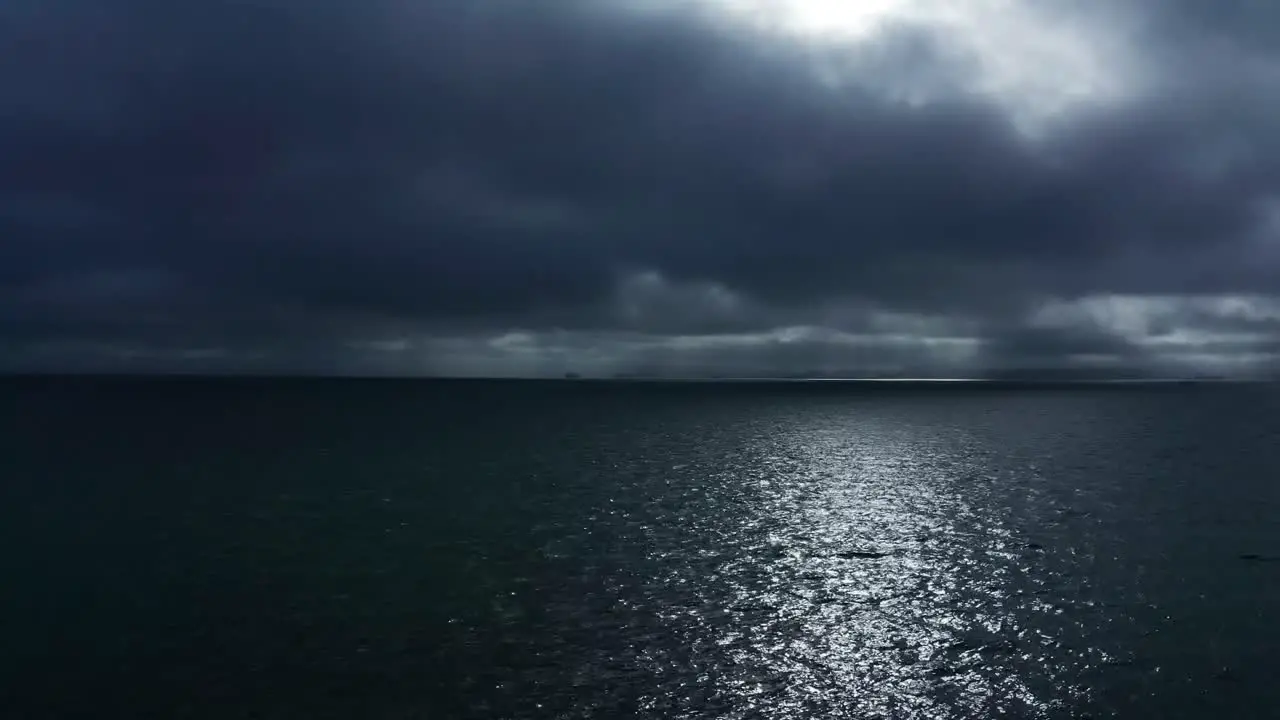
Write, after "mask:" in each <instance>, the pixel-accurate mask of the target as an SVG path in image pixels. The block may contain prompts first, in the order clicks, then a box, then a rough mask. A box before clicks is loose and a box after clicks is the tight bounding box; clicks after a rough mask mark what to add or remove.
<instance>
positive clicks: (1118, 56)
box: [700, 0, 1142, 134]
mask: <svg viewBox="0 0 1280 720" xmlns="http://www.w3.org/2000/svg"><path fill="white" fill-rule="evenodd" d="M700 2H701V6H702V7H703V8H704V9H706V10H708V11H710V12H711V13H712V14H713V15H715V16H718V17H719V18H720V19H722V20H728V21H729V24H730V26H731V27H734V28H737V29H738V30H740V31H742V30H745V31H749V32H758V33H763V34H764V35H765V36H769V37H775V38H776V37H781V38H784V39H786V40H788V41H792V42H799V43H804V44H806V45H810V46H814V47H820V48H822V49H824V50H833V51H835V52H836V53H837V56H843V57H841V66H842V67H843V68H844V69H843V70H842V71H841V72H840V73H838V74H840V75H844V77H841V78H839V81H840V82H849V81H852V82H853V83H854V84H866V83H868V82H870V83H871V84H873V85H875V86H876V88H877V89H879V90H884V91H887V92H888V93H889V94H890V95H893V96H896V97H899V98H902V99H905V100H907V101H909V102H912V103H916V104H924V103H928V102H930V101H932V100H934V99H936V98H935V97H932V95H934V94H936V91H935V90H933V89H931V88H926V89H923V90H922V89H920V88H917V87H903V86H902V83H903V82H904V80H903V79H902V78H894V77H891V76H885V75H883V74H878V73H872V72H871V71H869V70H868V67H869V63H874V62H876V58H877V53H878V50H882V49H883V48H882V47H878V46H880V45H882V44H883V41H884V40H885V39H886V38H888V37H889V36H890V34H891V33H893V32H895V31H912V32H923V33H925V35H926V36H929V37H932V38H935V39H936V40H938V41H940V42H941V44H942V46H943V47H944V48H945V49H946V51H947V52H946V58H947V59H946V62H945V63H944V64H948V65H950V64H952V63H953V62H954V64H956V65H957V66H958V67H939V68H934V71H935V72H937V73H939V74H942V75H947V76H950V75H952V74H959V75H960V77H959V78H957V79H958V82H959V87H954V88H947V91H948V92H950V91H960V92H963V93H972V94H975V95H978V96H980V97H985V98H988V99H990V100H991V101H993V102H995V103H996V104H997V105H999V106H1000V107H1002V108H1003V109H1004V110H1005V111H1006V112H1008V113H1009V114H1010V116H1011V117H1012V118H1013V120H1014V122H1015V123H1016V124H1017V125H1018V127H1019V128H1020V129H1021V130H1023V131H1024V132H1026V133H1028V134H1037V133H1038V131H1040V130H1041V129H1042V126H1043V125H1044V124H1045V123H1049V122H1052V121H1053V120H1057V119H1059V118H1062V117H1063V116H1066V115H1070V114H1072V113H1074V112H1077V111H1087V110H1090V109H1094V108H1098V107H1107V106H1112V105H1115V104H1117V103H1121V102H1124V101H1125V100H1126V99H1129V98H1131V97H1133V96H1134V95H1135V94H1137V93H1138V92H1139V91H1140V87H1141V84H1142V83H1141V78H1140V73H1139V69H1138V64H1137V59H1136V57H1135V53H1133V52H1132V51H1131V48H1130V47H1129V43H1128V36H1127V28H1128V27H1129V26H1130V24H1129V23H1127V22H1125V20H1124V18H1122V17H1120V16H1119V15H1120V13H1119V11H1118V10H1116V9H1115V8H1110V9H1104V10H1103V11H1102V12H1098V13H1096V14H1093V15H1085V13H1084V12H1083V10H1085V9H1086V8H1088V9H1092V10H1098V9H1099V8H1105V6H1100V5H1097V4H1094V3H1082V4H1074V5H1069V6H1066V7H1065V8H1061V9H1060V8H1058V7H1055V6H1046V5H1045V4H1042V3H1027V2H1013V1H1011V0H866V1H863V2H842V1H840V0H700ZM1072 11H1074V13H1073V12H1072ZM823 72H824V74H825V75H826V76H827V77H828V79H830V74H831V70H830V67H827V66H824V68H823ZM895 85H896V86H895Z"/></svg>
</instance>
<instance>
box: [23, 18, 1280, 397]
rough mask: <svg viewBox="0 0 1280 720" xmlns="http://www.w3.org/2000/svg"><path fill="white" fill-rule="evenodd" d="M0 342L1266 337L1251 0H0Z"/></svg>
mask: <svg viewBox="0 0 1280 720" xmlns="http://www.w3.org/2000/svg"><path fill="white" fill-rule="evenodd" d="M0 47H3V48H5V50H4V56H5V61H4V62H3V63H0V87H2V88H3V89H4V92H3V93H0V368H4V369H11V370H41V369H48V370H107V371H119V370H136V371H155V370H165V371H169V370H173V371H232V372H240V371H246V372H289V371H299V372H309V373H310V372H340V373H409V374H417V373H421V374H464V375H561V374H563V373H565V372H568V371H575V372H580V373H583V374H612V373H626V372H643V373H650V372H662V373H669V374H702V373H724V374H749V375H754V374H762V373H776V372H802V371H808V370H816V371H829V372H830V371H852V372H855V373H881V372H891V373H893V372H896V373H907V374H913V375H915V374H918V375H941V376H957V375H962V376H964V375H978V374H983V373H986V372H989V371H1002V370H1009V369H1017V368H1034V369H1041V368H1076V367H1083V368H1104V369H1105V368H1147V369H1152V370H1156V371H1159V372H1179V373H1182V372H1210V373H1231V374H1236V373H1240V374H1249V373H1255V372H1274V371H1275V370H1276V369H1277V368H1280V360H1278V359H1277V358H1278V357H1280V3H1276V2H1274V1H1273V0H1256V1H1253V2H1250V1H1247V0H1022V1H1019V0H843V1H840V0H679V1H677V0H523V1H521V0H358V1H357V0H309V1H308V2H300V1H298V0H240V1H238V2H231V1H230V0H206V1H204V2H201V1H199V0H197V1H196V2H172V1H171V0H113V1H112V2H102V1H101V0H6V2H4V3H2V4H0Z"/></svg>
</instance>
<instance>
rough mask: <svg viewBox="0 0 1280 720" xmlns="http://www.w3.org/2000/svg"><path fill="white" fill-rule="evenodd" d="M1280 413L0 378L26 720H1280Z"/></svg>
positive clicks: (1103, 400)
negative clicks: (1277, 671)
mask: <svg viewBox="0 0 1280 720" xmlns="http://www.w3.org/2000/svg"><path fill="white" fill-rule="evenodd" d="M1278 470H1280V387H1277V386H1273V385H1265V384H1231V383H1203V384H1123V385H1119V384H1118V385H1107V384H1093V385H1071V384H1031V383H1021V384H947V385H940V384H929V383H906V384H899V383H884V384H872V383H797V382H792V383H649V382H590V381H581V382H569V381H565V382H559V381H542V382H534V381H523V382H522V381H434V380H430V381H429V380H423V381H409V380H405V381H399V380H395V381H393V380H302V379H298V380H272V379H208V380H204V379H176V378H175V379H150V380H147V379H102V378H97V379H95V378H43V379H41V378H11V379H6V380H2V381H0V541H2V542H0V581H2V582H0V625H2V627H0V630H2V634H0V637H2V638H3V642H2V643H0V708H3V715H4V717H6V718H14V719H15V720H41V719H44V718H59V719H61V718H95V719H100V718H129V719H130V720H133V719H137V718H200V719H203V718H219V719H220V720H227V719H232V718H263V719H266V718H273V719H274V718H306V719H308V720H314V719H323V718H344V719H346V718H361V719H372V720H392V719H395V720H407V719H409V718H430V719H433V720H434V719H439V718H444V719H449V718H478V719H489V718H494V719H497V718H504V719H506V718H547V719H567V718H742V719H744V720H745V719H746V718H759V719H766V718H768V719H772V718H779V719H782V718H786V719H793V718H794V719H805V718H902V719H904V720H907V719H916V718H987V717H1009V718H1059V717H1061V718H1085V717H1093V718H1102V717H1125V718H1128V717H1133V718H1205V717H1222V718H1270V717H1280V683H1276V682H1275V680H1274V669H1273V664H1272V659H1273V657H1274V655H1275V653H1276V652H1277V650H1280V622H1277V621H1276V619H1275V617H1274V616H1275V613H1276V612H1277V611H1278V610H1280V482H1278V481H1277V478H1278V477H1280V473H1278V472H1277V471H1278Z"/></svg>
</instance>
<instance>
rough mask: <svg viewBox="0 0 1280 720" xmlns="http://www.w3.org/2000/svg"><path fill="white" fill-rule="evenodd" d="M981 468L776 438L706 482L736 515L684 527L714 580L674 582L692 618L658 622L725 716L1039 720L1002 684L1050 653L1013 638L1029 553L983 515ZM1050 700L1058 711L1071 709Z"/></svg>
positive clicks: (894, 442) (872, 448)
mask: <svg viewBox="0 0 1280 720" xmlns="http://www.w3.org/2000/svg"><path fill="white" fill-rule="evenodd" d="M982 463H983V458H981V457H969V456H966V454H965V445H964V444H963V442H962V441H960V440H957V441H956V442H954V443H950V444H947V443H945V442H944V443H942V444H939V442H938V440H937V439H936V438H934V439H933V440H932V442H924V441H923V440H921V439H920V438H917V437H915V435H914V434H913V433H912V432H911V431H910V429H909V428H903V427H880V428H875V429H873V430H872V431H868V429H867V428H866V427H861V428H860V429H859V432H858V433H852V432H848V431H847V430H846V429H844V428H841V427H838V426H837V427H821V428H789V429H788V431H787V432H783V433H779V434H776V435H774V436H773V439H772V442H771V444H770V445H769V446H768V447H767V450H766V451H765V456H764V457H760V458H758V459H756V460H755V461H754V463H753V465H752V467H753V468H754V469H755V470H756V472H754V473H753V474H752V476H750V477H734V476H733V475H732V473H726V474H725V475H724V477H722V478H719V481H720V482H721V483H722V484H721V487H720V489H721V490H722V491H724V492H728V493H731V494H736V495H738V498H737V499H738V500H744V499H746V500H747V502H746V503H745V504H743V505H741V506H740V507H739V510H738V512H737V513H736V514H735V515H734V516H732V517H727V516H724V515H717V514H714V513H704V514H703V517H701V518H699V520H701V521H702V522H704V523H706V524H707V526H706V527H704V528H702V531H703V533H704V535H708V536H710V537H711V538H714V543H713V545H714V546H718V547H719V548H721V549H722V551H721V552H720V553H719V555H720V557H719V558H718V560H719V562H718V564H713V565H711V566H710V575H704V576H702V577H697V578H690V577H689V575H688V568H687V567H679V566H677V567H675V568H673V569H672V571H671V572H670V574H669V575H668V576H667V577H666V578H665V581H666V582H668V583H671V584H673V585H679V584H682V583H683V584H689V583H691V582H694V583H696V590H695V592H698V593H699V594H701V595H703V600H705V601H707V602H706V604H705V605H693V606H692V607H689V608H683V609H681V612H679V613H674V614H673V617H670V618H668V620H669V621H672V622H677V623H679V622H681V621H683V622H684V623H690V622H692V623H694V624H696V625H697V626H698V627H699V630H698V631H697V632H695V633H693V635H694V636H695V638H696V639H695V640H694V641H693V642H694V646H695V647H694V650H695V652H702V653H703V654H704V655H709V656H711V658H714V659H712V663H711V664H712V665H714V666H715V674H714V675H715V676H713V677H708V678H707V679H708V680H710V681H711V682H714V683H716V684H717V685H718V686H719V687H721V688H722V689H723V690H725V691H726V693H727V695H728V697H729V699H728V702H727V704H728V705H729V706H730V707H732V708H733V709H734V714H733V716H735V717H736V716H742V717H748V716H756V717H762V716H767V717H805V716H815V717H816V716H830V714H833V713H836V714H840V715H843V714H845V713H856V715H857V716H858V717H866V718H875V717H884V718H890V717H892V718H941V717H956V716H957V712H961V713H965V714H973V715H997V714H998V715H1013V716H1018V717H1026V716H1037V715H1043V714H1046V713H1048V712H1049V711H1050V710H1051V709H1052V706H1051V704H1050V703H1049V701H1048V700H1047V699H1046V698H1043V697H1037V695H1036V693H1035V692H1034V691H1033V689H1032V688H1031V687H1029V685H1028V684H1027V683H1026V682H1025V681H1024V680H1023V678H1022V677H1020V675H1019V672H1018V670H1017V669H1018V668H1019V667H1020V666H1023V665H1025V664H1026V663H1029V662H1035V660H1036V656H1037V654H1038V652H1039V650H1040V649H1041V646H1050V645H1052V643H1053V640H1052V639H1051V638H1049V637H1047V636H1046V635H1045V634H1043V633H1040V632H1037V631H1036V630H1034V629H1032V628H1027V627H1021V626H1019V624H1018V621H1017V620H1016V617H1019V616H1022V617H1025V616H1026V614H1027V612H1028V611H1031V612H1052V609H1051V608H1050V607H1049V606H1047V605H1044V603H1043V602H1041V601H1040V600H1039V598H1038V597H1037V596H1036V595H1035V594H1034V593H1031V592H1025V588H1019V587H1016V585H1017V584H1018V583H1016V582H1015V580H1016V579H1017V578H1015V577H1014V575H1015V574H1017V572H1018V567H1019V563H1020V562H1021V560H1022V556H1023V555H1024V554H1026V553H1027V552H1028V550H1027V549H1026V548H1022V547H1019V546H1018V541H1017V539H1016V538H1014V537H1013V533H1011V531H1010V529H1009V528H1008V527H1006V526H1005V525H1004V524H1003V523H1002V518H1001V516H1000V513H999V511H998V510H996V509H995V508H994V507H993V506H983V505H982V500H983V493H982V491H981V483H980V482H979V481H975V480H974V479H973V477H972V475H971V473H972V471H973V470H977V469H980V468H981V467H982ZM966 482H967V483H968V484H967V485H965V484H963V483H966ZM712 595H714V597H713V596H712ZM1017 605H1021V606H1022V607H1021V608H1020V612H1018V613H1014V612H1012V610H1013V608H1014V606H1017ZM680 614H683V615H684V617H683V618H681V617H678V616H679V615H680ZM711 658H709V659H711ZM1053 690H1054V692H1055V694H1056V695H1057V698H1056V700H1057V701H1059V702H1061V701H1062V700H1063V699H1064V698H1066V697H1068V696H1072V695H1077V694H1078V693H1079V692H1080V690H1079V689H1078V688H1072V687H1064V686H1061V685H1059V686H1057V687H1055V688H1053ZM661 704H662V701H661V699H659V698H653V699H651V701H650V702H649V703H648V704H647V708H648V709H650V710H660V709H661ZM691 716H692V715H690V717H691Z"/></svg>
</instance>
